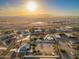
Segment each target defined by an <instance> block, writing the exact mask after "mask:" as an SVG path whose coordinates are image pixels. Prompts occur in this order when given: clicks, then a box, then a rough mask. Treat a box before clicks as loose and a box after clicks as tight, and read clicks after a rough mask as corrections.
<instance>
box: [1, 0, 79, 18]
mask: <svg viewBox="0 0 79 59" xmlns="http://www.w3.org/2000/svg"><path fill="white" fill-rule="evenodd" d="M28 1H29V0H0V16H25V15H28V14H32V13H31V12H28V11H27V9H26V3H27V2H28ZM30 1H31V0H30ZM34 1H36V2H37V4H38V5H39V8H38V10H37V11H36V12H33V14H41V13H44V14H52V15H55V16H79V0H34Z"/></svg>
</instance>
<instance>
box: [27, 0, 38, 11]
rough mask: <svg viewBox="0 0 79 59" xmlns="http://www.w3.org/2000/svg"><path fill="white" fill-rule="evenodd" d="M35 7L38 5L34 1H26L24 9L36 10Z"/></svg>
mask: <svg viewBox="0 0 79 59" xmlns="http://www.w3.org/2000/svg"><path fill="white" fill-rule="evenodd" d="M37 7H38V5H37V3H36V2H34V1H29V2H27V3H26V9H27V10H28V11H31V12H33V11H36V10H37Z"/></svg>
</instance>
